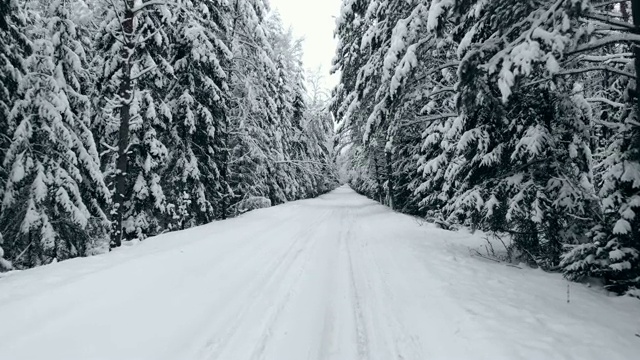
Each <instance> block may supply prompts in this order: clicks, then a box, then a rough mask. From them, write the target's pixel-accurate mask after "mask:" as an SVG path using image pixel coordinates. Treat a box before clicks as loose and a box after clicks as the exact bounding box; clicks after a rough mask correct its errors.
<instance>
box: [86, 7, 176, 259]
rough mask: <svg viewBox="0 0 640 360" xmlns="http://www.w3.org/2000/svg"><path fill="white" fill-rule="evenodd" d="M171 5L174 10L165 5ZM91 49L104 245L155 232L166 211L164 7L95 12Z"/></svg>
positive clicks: (169, 26)
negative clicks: (97, 20)
mask: <svg viewBox="0 0 640 360" xmlns="http://www.w3.org/2000/svg"><path fill="white" fill-rule="evenodd" d="M173 5H175V4H173ZM101 17H102V19H103V21H102V22H101V24H100V32H99V37H98V39H97V50H98V52H99V53H100V54H101V57H100V59H99V60H98V63H99V64H98V66H99V68H100V74H101V78H100V81H99V84H100V87H99V88H98V91H99V93H100V94H101V96H100V99H99V100H98V102H97V104H98V105H97V106H98V108H99V109H101V113H100V114H99V116H98V117H97V119H96V122H95V124H94V128H95V129H96V130H95V131H96V133H97V134H96V136H97V137H99V138H100V139H102V141H103V143H104V144H103V147H104V149H105V150H104V151H103V154H104V155H103V157H102V162H103V168H104V169H105V177H106V178H107V179H108V182H109V184H110V186H111V188H112V197H113V204H114V206H113V209H112V211H111V220H112V224H113V225H112V226H113V228H112V231H111V246H112V247H117V246H120V244H121V242H122V240H123V239H130V238H139V239H143V238H145V237H147V236H150V235H154V234H157V233H158V232H159V231H161V230H162V229H163V227H165V225H166V224H165V219H166V218H165V216H166V210H167V204H166V197H165V194H164V190H163V187H162V181H161V179H162V175H163V171H164V170H165V168H166V165H167V157H168V153H167V148H166V145H165V142H166V141H167V140H168V139H167V138H168V135H167V133H168V132H169V121H170V120H171V116H172V114H171V109H170V108H169V106H168V104H167V103H166V102H165V96H166V94H167V93H168V92H169V87H170V86H171V84H172V82H171V81H170V79H171V78H172V77H173V68H172V65H171V62H170V61H169V57H170V55H171V53H170V51H171V45H172V37H171V31H172V30H173V26H174V21H175V17H174V15H173V14H172V12H171V8H170V7H169V5H167V4H165V3H158V2H155V1H132V0H126V1H122V2H117V3H113V2H112V3H109V4H107V6H105V12H104V14H102V16H101Z"/></svg>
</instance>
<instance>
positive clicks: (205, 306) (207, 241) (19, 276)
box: [0, 187, 640, 360]
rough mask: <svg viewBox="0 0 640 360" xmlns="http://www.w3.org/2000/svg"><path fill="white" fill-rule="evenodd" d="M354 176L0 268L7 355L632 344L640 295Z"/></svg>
mask: <svg viewBox="0 0 640 360" xmlns="http://www.w3.org/2000/svg"><path fill="white" fill-rule="evenodd" d="M483 242H484V240H483V239H482V238H481V237H480V236H479V235H470V234H469V233H466V232H448V231H444V230H440V229H437V228H435V227H433V226H431V225H421V224H419V223H418V221H417V220H416V219H414V218H412V217H409V216H405V215H401V214H396V213H393V212H391V211H390V210H388V209H387V208H385V207H383V206H380V205H378V204H376V203H375V202H373V201H371V200H368V199H366V198H364V197H362V196H360V195H357V194H356V193H354V192H353V191H352V190H351V189H349V188H347V187H341V188H339V189H337V190H336V191H334V192H332V193H330V194H327V195H325V196H322V197H320V198H318V199H312V200H304V201H297V202H292V203H289V204H285V205H281V206H277V207H273V208H269V209H263V210H258V211H253V212H251V213H248V214H245V215H243V216H241V217H239V218H236V219H231V220H227V221H222V222H216V223H213V224H210V225H206V226H202V227H198V228H194V229H190V230H186V231H182V232H177V233H171V234H166V235H162V236H158V237H156V238H152V239H149V240H147V241H145V242H143V243H141V244H139V245H138V246H133V247H128V248H123V249H121V250H119V251H117V252H114V253H111V254H105V255H101V256H96V257H92V258H85V259H75V260H70V261H65V262H62V263H59V264H54V265H51V266H45V267H41V268H37V269H33V270H29V271H24V272H14V273H11V274H8V275H6V276H4V277H3V278H0V359H3V360H13V359H29V360H35V359H64V360H70V359H83V360H84V359H119V360H122V359H153V360H158V359H168V360H169V359H171V360H175V359H181V360H182V359H221V360H236V359H237V360H245V359H271V360H303V359H337V360H351V359H354V360H355V359H372V360H373V359H376V360H378V359H379V360H392V359H405V360H409V359H415V360H423V359H429V360H433V359H492V360H495V359H509V360H515V359H544V360H549V359H580V360H588V359H598V360H601V359H608V360H613V359H628V360H632V359H638V356H639V355H638V354H640V337H637V336H636V335H635V334H636V333H640V301H638V300H634V299H632V298H620V297H609V296H606V295H603V294H602V293H599V292H598V291H596V290H595V289H592V288H587V287H585V286H583V285H580V284H571V286H570V299H571V302H570V303H567V284H568V283H567V282H566V281H565V280H563V279H562V278H561V276H559V275H557V274H546V273H544V272H542V271H538V270H531V269H518V268H514V267H508V266H505V265H503V264H498V263H495V262H491V261H486V260H483V259H481V258H478V257H472V256H471V255H470V252H469V248H470V247H471V248H477V247H479V246H480V245H481V244H482V243H483Z"/></svg>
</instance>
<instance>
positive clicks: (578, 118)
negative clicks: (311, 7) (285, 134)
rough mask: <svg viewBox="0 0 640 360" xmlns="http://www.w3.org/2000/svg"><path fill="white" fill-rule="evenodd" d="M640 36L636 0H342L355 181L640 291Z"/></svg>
mask: <svg viewBox="0 0 640 360" xmlns="http://www.w3.org/2000/svg"><path fill="white" fill-rule="evenodd" d="M639 34H640V1H637V0H634V1H611V0H591V1H590V0H532V1H522V0H500V1H487V0H423V1H418V0H415V1H406V0H346V1H343V3H342V10H341V14H340V17H339V18H338V20H337V29H336V36H337V37H338V40H339V48H338V50H337V55H336V58H335V60H334V68H333V71H335V72H339V73H341V79H340V84H339V85H338V86H337V88H336V89H335V90H334V93H333V98H332V105H331V108H332V112H333V114H334V115H335V118H336V121H337V122H338V128H337V130H336V132H337V134H336V137H337V139H336V144H337V149H338V150H337V151H338V152H339V154H340V156H339V159H338V162H339V167H340V168H341V171H342V173H344V174H345V175H343V176H344V177H345V178H344V179H343V180H344V181H348V182H349V183H350V185H351V186H352V187H353V188H354V189H355V190H356V191H358V192H360V193H362V194H365V195H367V196H369V197H371V198H374V199H377V200H379V201H381V202H383V203H385V204H387V205H388V206H390V207H392V208H393V209H395V210H397V211H401V212H405V213H409V214H413V215H418V216H420V217H426V218H427V219H430V220H431V221H433V222H436V223H439V224H440V225H441V226H442V227H445V228H455V227H458V226H468V227H471V228H472V229H479V230H483V231H485V232H487V233H489V234H493V235H495V236H497V237H498V238H500V239H503V240H504V244H505V248H506V250H507V255H508V257H509V258H510V260H513V261H523V262H526V263H529V264H531V265H533V266H537V267H540V268H542V269H545V270H548V271H558V272H563V273H564V275H565V277H567V278H568V279H570V280H581V279H585V278H591V277H595V278H600V279H603V280H604V284H605V287H606V288H607V289H609V290H611V291H613V292H617V293H620V294H623V293H635V294H638V290H637V289H640V116H639V115H640V87H639V86H638V83H637V81H636V74H637V73H638V72H639V71H640V48H639V47H638V46H639V45H640V35H639Z"/></svg>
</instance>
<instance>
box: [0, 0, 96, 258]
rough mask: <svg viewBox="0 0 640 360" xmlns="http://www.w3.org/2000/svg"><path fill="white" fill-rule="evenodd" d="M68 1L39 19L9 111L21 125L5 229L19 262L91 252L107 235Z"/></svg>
mask: <svg viewBox="0 0 640 360" xmlns="http://www.w3.org/2000/svg"><path fill="white" fill-rule="evenodd" d="M69 5H70V4H68V3H65V2H61V1H54V2H51V3H50V4H49V5H48V7H47V8H46V10H45V13H44V16H43V17H42V18H41V21H42V23H39V22H38V23H36V24H35V27H34V34H33V38H35V39H36V40H35V41H34V42H33V50H34V51H33V54H32V55H30V56H29V58H28V59H27V61H26V65H27V74H26V75H25V77H24V80H23V81H22V82H21V84H20V87H19V93H20V98H19V100H18V101H16V103H15V104H14V106H13V109H12V111H11V114H10V121H11V122H13V123H15V124H16V125H17V126H16V129H15V131H14V132H13V138H12V142H11V146H10V148H9V151H8V152H7V156H6V159H5V165H6V168H7V169H10V170H9V176H8V181H7V184H6V191H5V194H4V198H3V202H2V217H1V218H0V227H1V228H3V229H5V230H4V235H5V238H6V241H5V250H6V252H7V254H6V255H7V258H8V259H9V260H10V261H12V262H13V264H14V266H16V267H19V268H24V267H30V266H34V265H40V264H45V263H48V262H51V261H56V260H63V259H66V258H69V257H74V256H83V255H85V254H86V250H87V244H88V243H89V241H90V236H91V235H93V234H94V233H95V232H97V233H100V231H99V229H95V227H96V226H97V227H100V226H104V225H105V224H106V217H105V215H104V213H103V212H102V208H101V205H103V204H105V203H106V202H107V201H108V191H107V189H106V187H105V184H104V182H103V179H102V174H101V173H100V167H99V163H98V157H97V152H96V147H95V144H94V142H93V136H92V134H91V132H90V130H89V117H90V113H89V111H90V101H89V99H88V97H87V96H86V95H85V94H84V91H83V90H84V89H83V88H82V85H81V83H82V80H81V79H82V77H83V76H84V71H85V69H86V59H85V57H84V51H83V47H82V44H81V43H80V42H79V41H77V34H76V28H75V25H74V24H73V22H72V21H70V19H69V11H68V6H69ZM94 219H97V221H93V220H94ZM91 226H93V227H94V229H91ZM90 230H93V231H94V233H92V232H90Z"/></svg>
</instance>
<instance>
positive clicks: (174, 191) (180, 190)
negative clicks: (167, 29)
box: [163, 1, 231, 229]
mask: <svg viewBox="0 0 640 360" xmlns="http://www.w3.org/2000/svg"><path fill="white" fill-rule="evenodd" d="M223 9H224V5H223V4H222V3H221V2H219V1H213V2H212V1H191V2H187V3H185V4H184V5H183V6H182V7H181V8H180V9H178V11H177V21H176V24H175V27H176V31H175V39H174V44H173V49H172V54H173V55H172V59H171V61H172V65H173V68H174V76H175V79H174V80H173V83H172V85H171V87H170V89H171V90H170V92H168V94H167V96H166V98H167V105H168V107H169V109H170V111H171V114H172V116H171V118H172V121H171V127H170V134H171V136H170V139H169V140H168V147H169V166H168V169H167V171H166V172H165V174H164V178H163V184H164V188H165V189H166V191H165V194H166V196H167V202H168V203H169V211H168V214H167V215H168V216H169V217H170V219H169V220H168V221H169V228H170V229H182V228H185V227H190V226H193V225H199V224H204V223H207V222H209V221H211V220H213V219H215V218H216V206H218V204H217V203H216V202H217V201H218V200H219V197H218V194H219V193H220V192H222V191H223V190H224V189H222V188H220V186H219V171H218V168H217V164H216V163H215V161H214V157H215V155H216V154H215V151H214V144H215V138H216V136H217V133H216V130H217V129H218V127H219V126H220V123H221V121H222V116H221V114H222V110H223V109H224V107H225V106H226V105H225V99H226V96H227V90H228V89H227V87H228V86H227V83H226V81H227V75H226V73H225V70H224V69H223V68H222V66H223V64H224V63H227V62H228V61H229V59H230V57H231V54H230V51H229V49H228V48H227V45H226V44H225V43H224V42H223V39H222V38H221V36H222V35H224V32H225V31H226V26H228V25H229V24H228V19H226V18H224V17H225V16H227V14H228V12H225V11H224V10H223Z"/></svg>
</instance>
